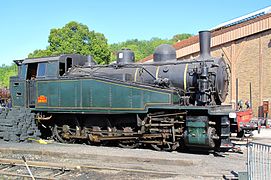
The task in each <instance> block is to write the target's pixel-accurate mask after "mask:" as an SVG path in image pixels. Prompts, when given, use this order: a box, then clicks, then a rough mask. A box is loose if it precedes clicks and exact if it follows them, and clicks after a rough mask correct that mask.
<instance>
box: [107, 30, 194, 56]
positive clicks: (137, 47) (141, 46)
mask: <svg viewBox="0 0 271 180" xmlns="http://www.w3.org/2000/svg"><path fill="white" fill-rule="evenodd" d="M191 36H192V35H191V34H177V35H175V36H173V37H172V39H161V38H157V37H155V38H151V39H150V40H148V41H147V40H138V39H131V40H127V41H125V42H120V43H114V44H111V45H110V51H111V61H114V60H115V59H116V57H115V54H116V52H117V51H118V50H120V49H122V48H129V49H131V50H132V51H134V53H135V59H136V61H139V60H141V59H143V58H145V57H147V56H149V55H151V54H153V52H154V49H155V48H156V47H157V46H159V45H161V44H174V43H176V42H178V41H179V40H184V39H187V38H189V37H191Z"/></svg>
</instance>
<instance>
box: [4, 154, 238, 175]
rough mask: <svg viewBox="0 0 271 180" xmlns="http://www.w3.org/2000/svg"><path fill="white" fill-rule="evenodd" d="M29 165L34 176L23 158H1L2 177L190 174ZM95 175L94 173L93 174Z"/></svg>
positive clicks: (95, 167) (101, 167) (112, 168)
mask: <svg viewBox="0 0 271 180" xmlns="http://www.w3.org/2000/svg"><path fill="white" fill-rule="evenodd" d="M26 163H27V165H28V166H29V169H30V171H31V173H32V174H33V176H31V175H30V173H29V172H28V170H27V167H26V166H25V163H24V161H23V160H19V159H4V158H0V177H3V178H8V179H13V178H16V179H18V178H19V179H20V178H22V179H49V180H54V179H72V178H76V177H78V176H81V175H84V174H88V173H90V172H93V171H94V172H95V171H96V172H97V171H104V170H107V171H117V172H126V173H130V174H131V175H132V176H133V174H139V175H144V174H148V175H150V174H152V175H156V176H158V177H159V176H160V177H162V178H163V177H169V176H170V177H181V176H188V174H184V173H176V172H169V171H154V170H146V169H132V168H118V167H104V166H91V165H78V164H67V163H52V162H42V161H27V162H26ZM91 176H93V174H91ZM196 176H197V177H204V178H222V175H221V174H197V175H196ZM224 177H227V178H228V179H235V178H234V176H231V175H227V176H224Z"/></svg>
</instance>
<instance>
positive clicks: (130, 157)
mask: <svg viewBox="0 0 271 180" xmlns="http://www.w3.org/2000/svg"><path fill="white" fill-rule="evenodd" d="M250 140H251V139H250ZM252 141H254V142H258V143H264V144H271V129H262V131H261V133H260V134H257V133H256V132H255V133H254V137H253V139H252ZM235 143H236V144H237V146H238V147H239V148H240V149H241V150H242V153H234V152H226V153H222V154H216V153H215V154H214V153H209V154H208V153H196V152H193V153H191V152H190V153H183V152H182V153H181V152H176V151H175V152H158V151H154V150H150V149H122V148H118V147H101V146H99V147H97V146H90V145H83V144H60V143H55V142H53V143H50V144H39V143H36V142H32V143H9V142H5V141H1V142H0V157H1V158H16V159H20V158H21V157H22V156H23V155H24V156H25V157H26V158H27V160H29V161H48V162H62V163H70V164H78V165H89V166H96V167H100V168H101V167H105V168H107V169H106V170H101V169H100V170H94V171H93V172H91V173H88V174H79V175H78V176H76V177H70V178H71V179H78V178H79V179H88V178H91V179H168V180H170V179H225V176H231V177H232V176H233V174H236V173H238V172H242V171H246V158H247V154H246V146H245V144H246V141H241V142H238V141H235ZM108 168H116V170H112V169H111V170H108ZM118 168H119V169H118ZM123 169H132V170H133V171H125V170H123ZM141 170H142V172H140V171H141ZM152 172H159V173H158V174H156V173H152Z"/></svg>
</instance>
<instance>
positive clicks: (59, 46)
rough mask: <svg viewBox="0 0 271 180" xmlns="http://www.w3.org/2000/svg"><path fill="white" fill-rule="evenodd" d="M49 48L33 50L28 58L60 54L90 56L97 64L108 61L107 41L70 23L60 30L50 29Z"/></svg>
mask: <svg viewBox="0 0 271 180" xmlns="http://www.w3.org/2000/svg"><path fill="white" fill-rule="evenodd" d="M48 43H49V46H48V47H47V48H46V49H45V50H35V51H34V52H33V53H30V54H29V55H28V57H29V58H33V57H43V56H54V55H60V54H70V53H73V54H82V55H89V54H90V55H92V56H93V58H94V59H95V61H96V62H98V63H99V64H106V63H108V62H109V60H110V51H109V47H108V44H107V39H106V38H105V36H104V35H103V34H101V33H98V32H95V31H90V30H89V28H88V27H87V26H86V25H83V24H81V23H77V22H75V21H71V22H69V23H68V24H66V25H65V26H64V27H62V28H54V29H51V31H50V35H49V38H48Z"/></svg>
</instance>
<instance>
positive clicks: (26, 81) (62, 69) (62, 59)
mask: <svg viewBox="0 0 271 180" xmlns="http://www.w3.org/2000/svg"><path fill="white" fill-rule="evenodd" d="M14 62H15V63H16V64H17V66H18V76H14V77H11V78H10V80H11V84H10V89H11V92H12V97H13V107H29V108H34V107H35V105H36V100H37V97H36V83H37V81H39V80H50V79H55V80H56V79H60V78H62V77H63V75H65V73H67V72H68V71H69V69H70V68H71V67H73V66H82V65H84V64H85V63H86V62H87V56H83V55H77V54H70V55H61V56H55V57H44V58H31V59H24V60H15V61H14Z"/></svg>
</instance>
